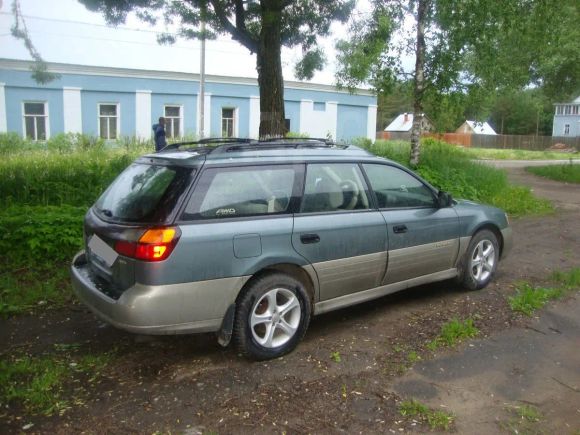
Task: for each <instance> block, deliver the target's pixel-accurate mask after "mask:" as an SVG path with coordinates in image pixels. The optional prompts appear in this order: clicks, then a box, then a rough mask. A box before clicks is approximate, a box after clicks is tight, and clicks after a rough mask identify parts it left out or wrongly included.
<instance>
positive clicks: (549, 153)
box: [463, 148, 580, 160]
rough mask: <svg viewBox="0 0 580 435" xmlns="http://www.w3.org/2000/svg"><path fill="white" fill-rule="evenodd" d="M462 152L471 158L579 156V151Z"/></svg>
mask: <svg viewBox="0 0 580 435" xmlns="http://www.w3.org/2000/svg"><path fill="white" fill-rule="evenodd" d="M463 152H464V153H465V154H467V155H468V156H469V157H470V158H472V159H493V160H567V159H569V158H570V157H572V158H580V154H579V153H577V152H576V153H562V152H557V151H528V150H512V149H489V148H463Z"/></svg>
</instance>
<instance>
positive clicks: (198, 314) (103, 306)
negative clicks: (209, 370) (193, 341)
mask: <svg viewBox="0 0 580 435" xmlns="http://www.w3.org/2000/svg"><path fill="white" fill-rule="evenodd" d="M71 277H72V284H73V288H74V290H75V293H76V294H77V296H78V298H79V299H80V300H81V301H82V302H83V303H84V304H85V305H87V306H88V307H89V308H90V309H91V311H93V312H94V313H95V314H96V315H97V316H98V317H100V318H101V319H102V320H104V321H105V322H107V323H110V324H111V325H113V326H115V327H117V328H119V329H124V330H126V331H129V332H133V333H138V334H151V335H165V334H187V333H193V332H214V331H218V330H219V329H220V326H221V323H222V320H223V317H224V315H225V313H226V311H227V309H228V307H229V306H230V305H231V304H232V303H234V302H235V299H236V297H237V295H238V292H239V291H240V289H241V288H242V287H243V285H244V284H245V283H246V281H247V280H248V279H249V277H235V278H223V279H217V280H211V281H197V282H191V283H182V284H169V285H157V286H147V285H142V284H135V285H134V286H133V287H131V288H129V289H127V290H126V291H125V292H123V294H122V295H121V297H120V298H119V299H117V300H115V299H112V298H110V297H109V296H107V295H105V294H103V293H102V292H101V291H100V290H99V289H98V286H97V284H96V283H95V282H94V280H93V279H92V274H91V272H90V270H89V267H88V264H87V261H86V258H85V253H84V251H83V252H80V253H79V254H77V255H76V256H75V258H74V259H73V262H72V265H71Z"/></svg>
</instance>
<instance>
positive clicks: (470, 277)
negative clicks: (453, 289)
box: [462, 230, 499, 290]
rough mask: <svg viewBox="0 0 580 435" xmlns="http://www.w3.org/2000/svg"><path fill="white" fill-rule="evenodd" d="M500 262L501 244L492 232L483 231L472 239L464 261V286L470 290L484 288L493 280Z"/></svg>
mask: <svg viewBox="0 0 580 435" xmlns="http://www.w3.org/2000/svg"><path fill="white" fill-rule="evenodd" d="M498 261H499V242H498V240H497V236H496V235H495V234H494V233H493V232H492V231H490V230H481V231H479V232H477V233H476V234H475V235H474V236H473V237H472V239H471V242H470V243H469V247H468V248H467V252H466V253H465V258H464V259H463V280H462V284H463V285H464V286H465V287H466V288H468V289H469V290H479V289H482V288H484V287H485V286H487V285H488V284H489V282H490V281H491V280H492V278H493V276H494V274H495V271H496V270H497V263H498Z"/></svg>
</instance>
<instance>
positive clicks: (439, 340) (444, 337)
mask: <svg viewBox="0 0 580 435" xmlns="http://www.w3.org/2000/svg"><path fill="white" fill-rule="evenodd" d="M477 334H479V329H477V328H476V327H475V325H474V324H473V319H466V320H463V321H461V320H459V319H457V318H455V319H452V320H451V321H449V322H447V323H445V324H444V325H443V326H442V327H441V332H440V333H439V335H438V336H437V337H436V338H435V339H433V340H432V341H430V342H429V343H428V344H427V349H429V350H432V351H434V350H437V349H438V348H440V347H443V346H447V347H454V346H456V345H457V344H458V343H460V342H461V341H463V340H465V339H467V338H473V337H475V336H477Z"/></svg>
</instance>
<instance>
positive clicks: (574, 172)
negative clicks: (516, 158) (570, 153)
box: [526, 163, 580, 184]
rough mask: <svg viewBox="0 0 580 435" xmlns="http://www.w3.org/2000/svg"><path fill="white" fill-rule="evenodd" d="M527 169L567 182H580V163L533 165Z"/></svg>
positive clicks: (541, 175)
mask: <svg viewBox="0 0 580 435" xmlns="http://www.w3.org/2000/svg"><path fill="white" fill-rule="evenodd" d="M526 171H528V172H531V173H532V174H534V175H538V176H540V177H544V178H549V179H550V180H556V181H563V182H566V183H576V184H578V183H580V163H568V164H565V165H551V166H531V167H528V168H526Z"/></svg>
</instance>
